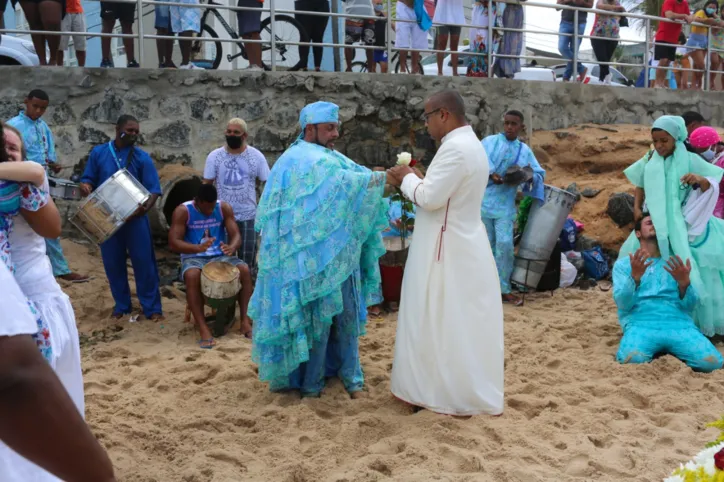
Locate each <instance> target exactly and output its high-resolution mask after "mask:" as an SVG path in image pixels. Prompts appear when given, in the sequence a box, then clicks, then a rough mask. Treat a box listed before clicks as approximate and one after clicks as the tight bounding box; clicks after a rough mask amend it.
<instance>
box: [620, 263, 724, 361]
mask: <svg viewBox="0 0 724 482" xmlns="http://www.w3.org/2000/svg"><path fill="white" fill-rule="evenodd" d="M665 266H666V261H664V260H663V259H662V258H657V259H655V260H653V264H652V265H651V266H649V267H648V268H647V269H646V272H645V273H644V275H643V276H642V277H641V281H640V283H639V286H638V287H637V286H636V283H635V282H634V280H633V278H632V277H631V260H630V258H629V257H628V256H624V257H621V258H619V260H618V261H616V264H615V265H614V267H613V299H614V301H615V302H616V305H617V306H618V319H619V323H620V324H621V328H622V329H623V333H624V335H623V338H622V340H621V345H620V347H619V350H618V354H617V355H616V359H617V360H618V361H619V362H620V363H646V362H649V361H651V360H652V359H653V357H654V356H655V355H656V354H659V353H670V354H672V355H674V356H675V357H677V358H679V359H680V360H682V361H684V362H685V363H686V364H687V365H689V366H690V367H691V368H693V369H694V370H697V371H706V372H709V371H712V370H715V369H717V368H721V366H722V356H721V355H720V354H719V352H718V351H717V349H716V348H715V347H714V345H712V343H711V342H710V341H709V340H708V339H707V338H706V337H705V336H704V335H702V334H701V332H700V331H699V330H698V328H697V327H696V325H695V324H694V319H693V313H694V309H695V308H696V306H697V304H698V302H699V295H698V293H697V291H696V289H695V288H694V286H693V285H690V286H689V288H688V289H687V290H686V294H685V295H684V297H683V298H681V296H680V295H679V286H678V284H677V283H676V280H674V278H673V277H672V276H671V275H670V274H669V273H668V272H667V271H666V270H665V269H664V267H665Z"/></svg>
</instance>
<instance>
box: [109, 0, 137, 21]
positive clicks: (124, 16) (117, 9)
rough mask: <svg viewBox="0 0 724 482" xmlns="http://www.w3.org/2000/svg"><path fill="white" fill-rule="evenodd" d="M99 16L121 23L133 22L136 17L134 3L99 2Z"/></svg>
mask: <svg viewBox="0 0 724 482" xmlns="http://www.w3.org/2000/svg"><path fill="white" fill-rule="evenodd" d="M101 18H102V19H103V20H118V21H120V22H121V23H133V21H134V20H135V18H136V4H135V3H114V2H101Z"/></svg>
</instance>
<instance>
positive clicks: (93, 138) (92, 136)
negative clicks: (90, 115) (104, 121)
mask: <svg viewBox="0 0 724 482" xmlns="http://www.w3.org/2000/svg"><path fill="white" fill-rule="evenodd" d="M78 140H79V141H81V142H87V143H88V144H103V143H104V142H108V141H110V140H111V138H110V137H108V136H107V135H106V133H105V132H103V131H99V130H98V129H94V128H93V127H86V126H84V125H82V126H80V129H78Z"/></svg>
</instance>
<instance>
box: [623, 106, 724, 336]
mask: <svg viewBox="0 0 724 482" xmlns="http://www.w3.org/2000/svg"><path fill="white" fill-rule="evenodd" d="M672 119H676V120H673V121H672ZM679 120H680V121H679ZM672 123H673V125H672ZM654 127H655V128H657V127H658V128H662V129H664V130H666V131H667V132H669V131H671V132H673V137H674V138H675V139H676V148H675V150H674V153H673V154H672V155H671V156H669V157H667V158H666V159H664V158H663V157H661V156H660V155H659V154H658V153H656V152H655V151H654V153H653V155H651V156H650V157H649V155H648V154H647V155H646V156H644V157H643V158H641V159H639V160H638V161H637V162H636V163H634V164H633V165H631V166H630V167H629V168H628V169H626V170H625V171H624V174H625V175H626V177H627V178H628V179H629V181H631V183H632V184H633V185H634V186H636V187H640V188H643V189H644V193H645V196H646V205H647V208H648V210H649V213H650V214H651V219H652V221H653V223H654V228H655V229H656V237H657V239H658V242H659V250H660V251H661V257H662V258H664V259H668V258H669V257H670V256H673V255H678V256H680V257H681V259H683V260H687V259H690V260H691V265H692V271H691V283H692V285H693V286H694V288H695V289H696V291H697V292H698V294H699V303H698V304H697V307H696V309H695V310H694V322H695V323H696V325H697V326H698V327H699V329H700V330H701V332H702V333H703V334H704V335H706V336H713V335H715V334H716V335H722V334H724V316H722V313H724V249H722V247H723V246H724V220H721V219H718V218H716V217H714V216H712V217H711V218H710V220H709V222H708V224H707V227H706V230H705V231H704V233H703V234H701V235H700V236H698V237H697V238H696V239H694V240H693V241H690V240H689V235H688V226H687V224H686V220H685V219H684V215H683V212H682V206H683V205H684V204H685V202H686V198H687V196H688V193H689V191H688V190H687V189H682V188H681V181H680V180H681V178H682V176H684V175H685V174H688V173H693V174H697V175H699V176H703V177H706V178H712V179H714V181H715V182H717V183H718V182H720V181H721V179H722V175H724V170H722V169H721V168H719V167H717V166H714V165H712V164H709V163H708V162H706V161H705V160H704V159H703V158H702V157H701V156H699V155H697V154H694V153H690V152H688V151H687V150H686V147H685V146H684V143H683V141H684V140H685V139H686V127H685V126H684V121H683V119H681V118H678V117H673V116H663V117H661V118H659V119H658V120H657V121H656V123H654ZM671 132H669V133H670V134H671ZM638 248H639V242H638V239H637V238H636V235H635V233H633V232H632V233H631V235H630V236H629V238H628V239H627V240H626V242H625V243H624V245H623V246H622V247H621V251H620V252H619V256H620V257H623V256H628V255H629V254H630V253H633V252H634V251H636V250H637V249H638Z"/></svg>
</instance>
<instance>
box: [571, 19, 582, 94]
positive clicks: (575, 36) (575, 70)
mask: <svg viewBox="0 0 724 482" xmlns="http://www.w3.org/2000/svg"><path fill="white" fill-rule="evenodd" d="M571 75H575V76H576V77H575V78H576V79H577V78H578V10H574V11H573V72H571ZM581 80H583V79H581Z"/></svg>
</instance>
